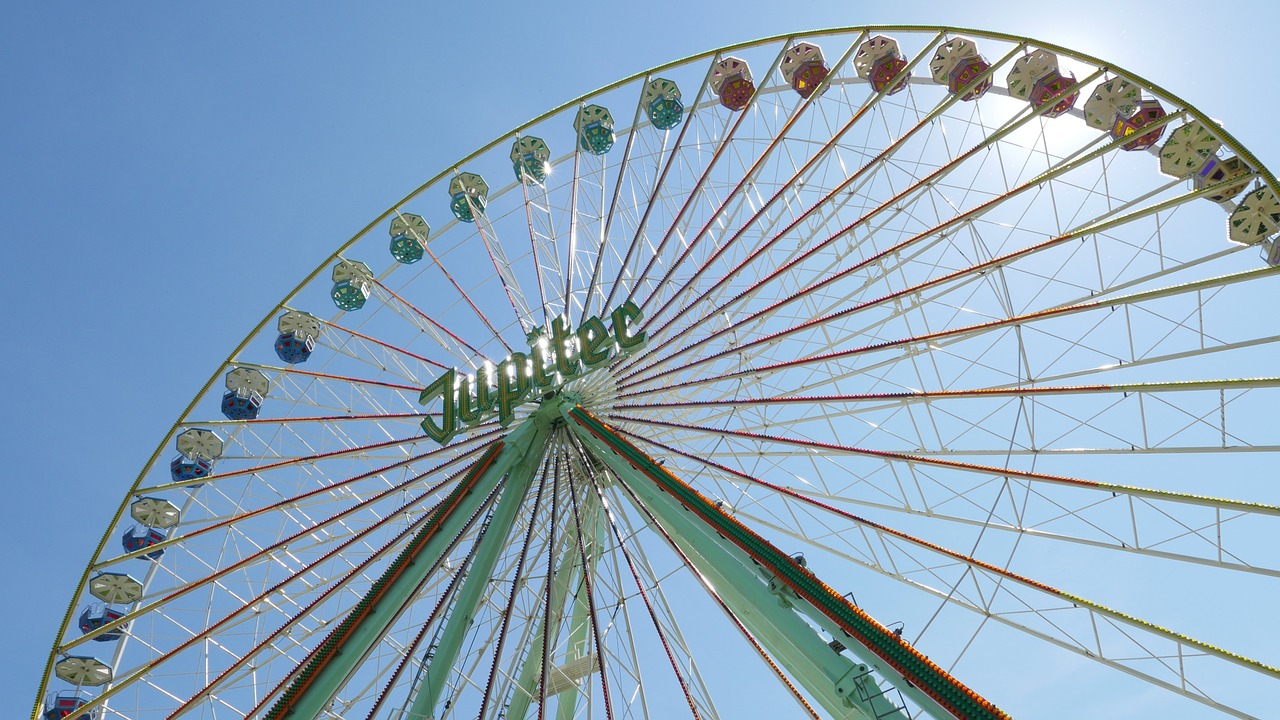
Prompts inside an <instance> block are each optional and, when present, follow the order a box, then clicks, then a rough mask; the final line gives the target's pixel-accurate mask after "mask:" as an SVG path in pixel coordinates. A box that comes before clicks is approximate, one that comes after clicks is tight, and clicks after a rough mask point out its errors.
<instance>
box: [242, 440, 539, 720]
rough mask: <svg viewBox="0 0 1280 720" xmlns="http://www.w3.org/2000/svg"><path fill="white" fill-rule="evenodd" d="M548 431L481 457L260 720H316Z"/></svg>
mask: <svg viewBox="0 0 1280 720" xmlns="http://www.w3.org/2000/svg"><path fill="white" fill-rule="evenodd" d="M548 431H549V423H548V422H546V421H545V420H544V419H540V421H539V422H526V423H524V424H522V425H521V426H520V427H519V428H518V429H516V430H515V431H514V432H512V433H511V434H510V435H509V436H508V437H507V438H506V439H505V441H504V440H498V441H496V442H495V443H494V444H493V445H492V446H491V447H490V448H489V450H488V451H486V452H485V454H484V455H483V456H482V457H481V458H480V460H479V461H477V462H476V464H475V465H473V466H472V468H471V470H470V471H469V472H468V473H467V474H466V476H464V477H463V479H462V480H461V481H459V482H458V484H457V486H456V487H455V488H454V489H453V491H452V492H450V494H449V495H448V497H446V498H445V500H444V501H443V502H441V503H440V505H439V506H438V507H437V509H436V510H435V511H434V513H433V514H432V516H431V517H430V518H429V519H428V520H427V522H426V523H424V525H423V526H422V528H421V529H420V530H419V531H418V532H417V533H416V534H415V535H414V536H413V538H412V539H410V540H409V542H408V544H407V545H406V547H405V548H404V550H403V551H401V553H400V554H399V555H398V556H397V557H396V558H395V559H394V560H392V561H391V564H390V565H389V566H388V567H387V569H386V571H385V572H384V573H383V575H382V576H381V577H380V578H378V580H376V581H374V583H373V586H372V587H371V588H370V590H369V592H368V593H366V595H365V597H364V598H363V599H361V600H360V602H358V603H357V604H356V606H355V607H354V608H353V609H352V610H351V612H350V613H348V615H347V616H346V617H345V618H344V619H343V620H342V622H341V623H339V624H338V626H337V627H336V628H335V629H334V630H333V632H331V633H330V634H329V636H328V637H326V638H325V639H324V640H323V641H322V642H321V643H320V645H319V646H318V647H317V648H316V649H315V650H314V651H313V652H312V653H311V655H310V656H308V658H307V660H305V661H304V662H303V664H302V665H301V666H299V668H298V670H297V671H296V672H295V673H294V674H293V676H292V677H291V678H290V679H289V684H288V687H286V689H285V690H284V692H283V693H282V694H281V695H280V697H279V698H277V700H276V702H275V704H274V705H272V707H271V709H270V710H268V711H267V713H266V714H265V715H264V718H265V719H266V720H280V718H284V717H285V716H288V715H293V716H295V717H300V718H314V717H318V716H319V715H320V713H321V712H322V711H323V710H324V708H325V707H326V706H327V705H328V704H329V702H330V701H332V699H333V697H334V696H335V695H336V694H337V693H338V691H339V690H340V689H341V688H342V686H343V685H344V684H345V683H346V682H347V680H348V679H350V677H351V676H352V674H354V673H355V671H356V669H357V668H359V666H360V664H361V663H362V662H363V661H364V659H365V658H366V657H367V656H368V654H369V653H370V652H371V651H372V650H373V648H374V647H375V646H376V645H377V643H378V642H379V641H380V640H381V639H382V637H383V635H384V634H385V633H386V631H387V629H388V628H389V627H390V626H391V624H392V623H393V622H394V621H395V619H396V618H397V617H399V615H400V614H401V613H402V612H403V611H404V609H405V607H407V606H408V604H409V603H410V602H411V601H412V598H413V595H414V594H415V593H416V592H417V590H418V587H419V586H420V585H421V584H422V582H423V581H424V580H425V579H426V577H427V575H428V574H429V573H430V572H431V570H432V569H433V568H435V567H436V565H437V564H438V563H439V561H440V560H441V559H442V558H443V557H444V554H445V553H446V552H447V551H448V548H449V546H450V545H451V544H452V542H453V539H454V538H455V537H456V536H457V534H458V533H460V532H461V531H462V530H463V528H464V527H465V526H466V524H467V523H468V522H470V520H471V518H472V517H473V516H474V515H475V513H476V512H478V511H479V510H480V508H481V507H482V505H483V503H484V501H485V499H486V498H487V497H488V496H489V494H490V493H491V492H492V491H493V490H494V489H495V488H496V487H497V486H498V483H500V482H501V481H502V479H503V477H504V476H506V474H507V473H508V472H510V471H511V470H512V469H513V468H515V467H517V466H518V465H519V464H520V463H521V462H522V461H524V460H526V457H525V453H526V452H527V449H528V448H531V447H535V444H534V443H533V442H531V440H533V439H534V438H541V439H542V441H543V442H545V437H546V434H547V432H548ZM508 446H510V448H509V447H508ZM539 447H540V446H539ZM520 448H524V449H525V452H521V451H520V450H519V449H520ZM534 462H535V463H536V460H535V461H534Z"/></svg>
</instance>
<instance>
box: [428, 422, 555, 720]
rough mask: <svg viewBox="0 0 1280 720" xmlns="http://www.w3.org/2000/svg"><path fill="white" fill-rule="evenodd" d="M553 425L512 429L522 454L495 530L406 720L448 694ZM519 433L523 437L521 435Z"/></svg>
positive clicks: (493, 521)
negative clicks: (456, 665) (449, 685)
mask: <svg viewBox="0 0 1280 720" xmlns="http://www.w3.org/2000/svg"><path fill="white" fill-rule="evenodd" d="M534 425H537V426H538V427H539V428H540V431H539V432H533V433H528V432H526V433H521V432H520V430H524V429H525V428H528V427H530V426H534ZM547 428H548V424H547V423H545V422H540V421H537V420H536V419H534V418H531V419H530V420H528V421H526V422H525V424H523V425H521V426H520V429H519V430H517V431H516V432H515V433H512V437H511V440H510V441H509V442H508V443H507V447H508V448H509V449H510V451H511V453H512V456H513V457H514V458H516V460H515V462H514V463H513V465H512V467H511V469H510V470H509V472H508V475H507V482H506V486H505V487H504V488H503V490H502V497H501V499H499V500H498V505H497V507H496V508H495V509H494V512H493V516H492V517H491V518H490V519H489V529H488V530H487V531H485V534H484V537H483V538H481V539H480V540H479V542H480V547H479V548H477V550H476V553H475V557H474V558H473V559H472V561H471V565H470V567H469V568H468V569H467V577H466V579H464V580H463V582H462V587H461V588H459V590H458V592H457V594H456V595H455V596H454V599H453V601H452V606H451V609H450V612H449V619H448V620H446V621H445V626H444V632H443V633H442V634H441V635H440V641H439V643H438V644H437V645H436V648H435V653H434V654H433V655H432V657H431V660H430V661H428V664H427V667H426V671H425V672H423V673H422V681H421V683H420V684H419V685H418V687H417V688H415V689H414V691H413V695H412V697H413V704H412V706H411V707H410V709H409V712H408V714H407V715H405V719H406V720H426V719H427V718H433V717H435V708H436V705H437V704H438V703H439V702H440V695H441V694H442V693H443V692H444V689H445V684H446V683H447V682H448V680H449V677H450V676H451V675H452V674H453V668H454V664H455V663H456V662H457V660H458V653H459V652H460V651H461V650H462V644H463V641H464V640H466V637H467V632H468V631H469V630H470V629H471V625H472V623H473V621H474V620H475V617H476V614H477V613H478V612H479V609H480V607H481V605H482V603H483V602H484V598H485V594H486V593H487V592H488V591H489V588H490V580H492V578H493V570H494V568H495V567H497V564H498V560H499V559H500V558H501V557H502V552H503V550H505V549H506V548H507V547H508V545H509V543H510V538H511V530H512V528H513V527H514V526H515V521H516V518H517V517H518V516H519V513H520V508H521V507H523V506H524V499H525V497H526V496H527V495H528V493H529V488H530V486H532V484H533V479H534V477H536V476H537V474H538V468H539V466H540V464H541V461H542V455H543V448H544V447H545V446H546V438H547ZM517 436H519V437H517Z"/></svg>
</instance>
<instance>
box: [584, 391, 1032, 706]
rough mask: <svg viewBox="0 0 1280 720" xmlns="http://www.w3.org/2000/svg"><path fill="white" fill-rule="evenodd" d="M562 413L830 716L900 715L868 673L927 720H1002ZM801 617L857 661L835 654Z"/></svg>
mask: <svg viewBox="0 0 1280 720" xmlns="http://www.w3.org/2000/svg"><path fill="white" fill-rule="evenodd" d="M563 412H564V416H565V418H566V420H567V421H568V424H569V428H570V429H571V430H572V431H573V433H574V434H575V435H577V436H578V437H579V438H580V439H581V440H582V442H583V443H584V444H586V445H587V447H589V448H590V449H591V450H592V451H593V452H595V453H596V455H597V457H599V459H600V460H602V461H604V462H605V463H606V464H607V465H608V466H609V469H610V470H612V471H613V473H614V474H615V475H617V476H618V478H619V479H620V480H621V481H622V483H623V485H624V486H625V487H626V488H627V489H628V490H630V491H631V492H632V493H634V494H635V497H636V499H638V501H639V503H640V504H641V505H643V506H644V508H645V509H647V510H648V511H649V512H650V513H652V514H653V515H654V516H655V517H656V518H657V520H658V522H659V523H660V524H661V525H662V526H663V528H664V529H665V530H666V531H667V532H668V533H669V534H670V535H671V536H672V538H673V539H674V541H675V542H676V543H677V545H678V546H680V549H681V550H682V551H683V552H685V554H686V555H688V556H689V557H690V560H691V561H692V562H693V563H694V565H695V567H696V569H697V570H698V571H699V572H701V573H703V574H704V575H706V576H707V577H708V578H709V579H711V581H712V582H713V584H714V585H715V587H716V591H717V592H718V593H720V594H721V595H722V598H723V599H724V600H725V602H726V604H728V605H729V607H730V608H732V609H733V611H734V614H735V615H737V616H738V618H739V620H741V621H742V623H743V624H744V625H745V626H746V627H747V628H748V629H749V630H750V632H751V633H752V634H753V635H755V636H756V637H757V639H759V640H760V642H761V644H763V645H764V646H765V647H766V648H768V649H769V651H770V652H771V653H772V654H773V655H775V656H776V657H777V658H778V660H779V661H780V663H781V664H782V665H783V666H784V667H786V668H787V670H788V671H790V672H791V673H792V674H793V675H794V676H795V677H796V679H797V680H798V681H799V682H800V684H801V685H803V686H804V687H805V688H806V689H807V690H808V691H809V692H810V693H811V694H812V695H813V696H814V697H815V698H816V699H817V700H818V702H819V703H820V704H821V705H822V706H823V707H824V708H825V709H826V710H827V711H828V712H830V713H831V714H832V715H834V716H836V717H865V718H883V717H886V715H885V714H884V713H885V712H890V713H891V714H890V715H888V716H887V717H900V718H905V717H906V716H905V714H904V713H901V712H898V711H896V710H894V709H893V708H892V707H891V706H890V705H889V704H888V703H887V702H884V700H883V698H882V697H881V696H880V694H879V690H878V685H876V684H875V680H874V678H873V677H872V676H871V675H869V674H868V673H867V672H866V668H867V667H870V668H874V669H875V671H876V673H877V674H878V675H879V676H880V678H882V679H884V680H886V681H888V682H890V683H892V684H893V685H895V686H896V687H897V688H898V689H899V690H900V691H901V692H902V693H903V694H904V695H906V696H908V697H910V698H911V699H912V700H913V701H914V702H915V703H916V704H917V705H918V706H919V707H921V708H922V709H923V710H924V711H925V712H926V713H928V714H929V716H930V717H934V718H939V719H940V720H941V719H945V718H961V719H965V720H967V719H970V718H972V719H973V720H1006V719H1007V718H1008V715H1006V714H1005V713H1004V712H1002V711H1001V710H999V709H998V708H996V707H995V706H994V705H992V704H991V703H990V702H988V701H987V700H985V699H983V698H982V697H981V696H979V695H977V694H976V693H974V692H973V691H972V690H970V689H969V688H967V687H965V686H964V685H963V684H961V683H960V682H959V681H957V680H956V679H955V678H953V677H951V676H950V675H949V674H947V673H946V672H945V671H943V670H942V669H941V668H939V667H938V666H937V665H935V664H933V663H932V662H930V661H929V660H928V658H925V657H924V656H923V655H921V654H920V653H919V652H917V651H916V650H915V649H914V648H912V647H911V646H909V645H907V644H906V643H905V642H903V641H902V640H901V638H897V637H895V636H893V634H892V633H890V632H889V631H888V630H887V629H886V628H884V626H882V625H880V624H879V623H877V622H875V621H874V620H873V619H871V618H870V616H868V615H867V614H866V613H864V612H863V611H862V610H861V609H859V608H857V607H856V606H854V605H852V604H851V603H849V602H848V600H846V599H844V598H842V597H840V596H839V595H838V594H836V593H835V592H834V591H833V590H831V588H830V587H828V586H827V585H825V584H823V583H822V582H821V581H819V580H818V579H817V578H816V577H815V576H814V575H813V573H811V572H809V571H808V570H807V569H805V568H804V567H803V566H801V565H800V564H799V563H797V562H796V561H795V560H794V559H792V558H790V557H788V556H787V555H786V554H785V553H783V552H782V551H780V550H779V549H778V548H776V547H774V546H773V545H771V544H769V543H768V542H767V541H765V540H764V539H763V538H761V537H760V536H759V535H756V534H755V533H753V532H751V530H749V529H748V528H747V527H746V526H744V525H742V524H741V523H739V522H737V521H736V520H734V519H733V518H732V517H730V516H728V515H727V514H725V513H724V512H723V511H722V510H720V509H719V508H718V507H716V506H715V505H714V504H713V503H711V502H710V501H709V500H707V498H705V497H703V496H702V495H700V494H698V493H697V492H695V491H694V490H693V489H692V488H690V487H689V486H688V485H686V484H685V483H683V482H682V481H681V480H679V479H678V478H676V477H675V476H674V475H672V474H671V473H670V472H668V471H667V470H665V469H664V468H662V467H660V466H659V465H658V464H657V463H656V462H655V461H654V460H653V459H652V458H650V457H649V456H648V455H645V454H644V453H643V452H641V451H640V450H639V449H637V448H636V447H635V446H634V445H632V444H630V443H629V442H627V441H626V440H624V439H623V438H622V437H621V436H619V435H618V434H617V433H616V432H614V431H613V430H612V429H611V428H609V427H608V426H607V425H605V424H604V423H602V422H600V421H599V420H597V419H596V418H595V417H593V416H592V415H591V414H590V413H587V412H586V411H584V410H582V409H581V408H568V407H565V408H563ZM771 586H772V589H771ZM801 614H803V615H804V617H805V618H808V620H809V621H810V622H812V623H813V624H814V625H816V626H818V627H819V628H822V629H823V630H824V631H826V632H827V633H829V634H830V635H831V636H832V637H833V638H836V639H840V640H841V641H842V643H844V644H845V645H846V646H847V648H848V650H849V651H850V652H851V653H853V654H854V655H856V656H857V657H858V658H859V660H860V661H861V663H860V664H859V665H854V664H853V663H852V662H850V661H849V659H848V658H846V657H844V656H843V655H840V654H837V653H835V652H834V651H833V650H832V649H831V647H830V646H828V644H827V641H826V640H825V639H824V638H823V637H822V636H821V635H819V634H818V633H817V631H816V630H814V629H813V627H812V626H810V624H809V622H806V621H805V619H804V618H802V617H801ZM845 638H848V641H847V642H846V641H845ZM863 697H867V698H868V699H869V701H864V700H863V699H862V698H863ZM850 709H856V710H857V711H858V712H857V714H852V715H851V714H850Z"/></svg>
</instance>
